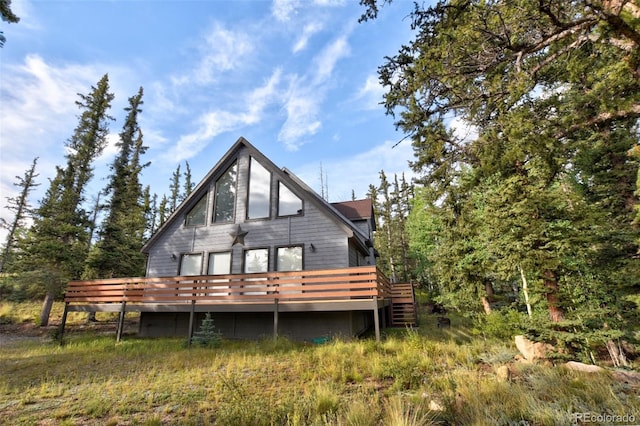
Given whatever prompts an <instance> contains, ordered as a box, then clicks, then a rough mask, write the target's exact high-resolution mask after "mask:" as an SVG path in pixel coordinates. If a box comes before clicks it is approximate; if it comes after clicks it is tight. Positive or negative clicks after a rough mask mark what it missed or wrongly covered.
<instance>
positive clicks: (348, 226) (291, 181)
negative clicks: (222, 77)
mask: <svg viewBox="0 0 640 426" xmlns="http://www.w3.org/2000/svg"><path fill="white" fill-rule="evenodd" d="M241 147H245V148H246V149H247V150H248V151H249V155H251V156H252V157H254V158H255V159H256V160H258V161H259V162H260V163H261V164H262V165H263V166H264V167H266V168H267V169H271V170H280V175H281V180H282V181H283V182H284V183H285V184H287V185H288V186H289V187H290V188H291V189H292V190H297V192H299V193H300V194H304V195H305V197H304V198H305V200H306V201H309V202H311V203H313V204H314V205H315V206H316V207H317V208H318V209H320V210H324V211H325V212H326V213H327V215H328V216H329V217H331V218H332V219H333V220H334V221H335V222H336V223H338V225H340V226H342V227H343V228H344V229H345V232H347V234H348V235H349V237H355V239H356V240H357V241H358V242H359V243H360V244H361V246H362V247H366V241H367V239H368V236H367V235H365V234H363V232H362V231H361V230H359V229H358V228H357V227H356V226H355V225H354V224H353V222H351V220H350V218H349V217H347V216H345V215H344V214H343V213H341V212H340V211H339V210H338V209H337V208H336V207H334V206H332V205H331V204H330V203H328V202H327V201H325V200H324V199H323V198H322V197H320V195H318V193H317V192H315V191H314V190H313V189H311V188H310V187H309V186H308V185H307V184H305V183H304V182H303V181H302V180H300V179H299V178H298V177H297V176H295V175H294V174H293V173H292V172H291V171H289V170H287V169H286V168H284V167H283V168H282V169H280V168H279V167H278V166H276V165H275V164H274V163H273V162H272V161H271V160H269V158H267V157H266V156H265V155H264V154H262V153H261V152H260V151H259V150H258V149H257V148H256V147H254V146H253V145H252V144H251V143H249V141H247V140H246V139H245V138H244V137H240V138H238V140H237V141H236V142H235V143H234V144H233V145H232V146H231V148H229V150H228V151H227V152H226V153H225V154H224V155H223V156H222V158H220V160H218V162H217V163H216V164H215V165H214V166H213V167H212V168H211V170H210V171H209V172H208V173H207V175H206V176H205V177H204V178H203V179H202V180H201V181H200V182H199V183H198V185H196V187H195V188H194V189H193V191H191V194H189V196H188V197H187V198H186V199H185V200H184V201H183V202H182V203H180V205H179V206H178V207H177V208H176V210H175V211H174V212H173V213H172V214H171V216H169V218H167V220H166V221H165V222H164V223H163V224H162V226H161V227H160V228H158V230H157V231H156V232H155V233H154V234H153V235H152V236H151V238H150V239H149V241H147V243H146V244H145V245H144V246H143V247H142V250H141V251H142V252H143V253H148V252H149V249H150V247H151V246H152V245H153V243H154V242H155V241H156V239H157V238H158V236H160V235H162V234H163V233H164V232H165V230H166V229H168V228H169V227H170V225H171V224H172V223H174V222H175V221H176V220H178V219H180V218H181V217H182V216H183V214H184V213H185V212H186V211H188V209H190V208H192V207H193V206H194V205H195V203H197V202H198V200H200V197H202V196H203V195H204V194H205V193H206V192H207V191H208V190H209V186H210V184H211V181H212V179H213V177H214V175H215V174H216V173H217V172H218V171H220V170H224V169H226V168H227V167H228V166H229V165H230V164H231V162H232V160H233V159H235V156H236V153H237V152H238V150H239V149H240V148H241ZM338 204H341V203H338ZM372 211H373V210H372Z"/></svg>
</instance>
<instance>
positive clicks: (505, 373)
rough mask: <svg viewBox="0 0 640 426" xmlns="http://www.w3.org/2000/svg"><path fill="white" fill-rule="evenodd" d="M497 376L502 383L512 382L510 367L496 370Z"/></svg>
mask: <svg viewBox="0 0 640 426" xmlns="http://www.w3.org/2000/svg"><path fill="white" fill-rule="evenodd" d="M496 376H498V380H500V381H502V382H508V381H509V380H511V370H509V366H508V365H501V366H500V367H498V368H496Z"/></svg>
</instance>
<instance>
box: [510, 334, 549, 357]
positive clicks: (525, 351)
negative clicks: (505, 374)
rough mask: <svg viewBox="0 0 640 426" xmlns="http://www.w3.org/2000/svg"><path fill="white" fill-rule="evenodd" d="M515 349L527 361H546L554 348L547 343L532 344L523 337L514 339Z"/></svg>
mask: <svg viewBox="0 0 640 426" xmlns="http://www.w3.org/2000/svg"><path fill="white" fill-rule="evenodd" d="M515 342H516V347H517V348H518V350H519V351H520V353H521V354H522V356H523V357H524V358H525V359H526V360H527V361H536V360H542V359H546V358H547V355H548V354H549V352H553V350H554V347H553V346H551V345H550V344H548V343H541V342H534V341H532V340H529V339H527V338H526V337H524V336H516V337H515Z"/></svg>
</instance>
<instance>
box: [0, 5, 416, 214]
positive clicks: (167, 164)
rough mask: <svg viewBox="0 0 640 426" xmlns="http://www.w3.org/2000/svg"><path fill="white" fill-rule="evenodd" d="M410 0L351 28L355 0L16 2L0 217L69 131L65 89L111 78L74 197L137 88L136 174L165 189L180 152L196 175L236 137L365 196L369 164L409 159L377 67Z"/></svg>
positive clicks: (1, 137)
mask: <svg viewBox="0 0 640 426" xmlns="http://www.w3.org/2000/svg"><path fill="white" fill-rule="evenodd" d="M412 7H413V2H411V1H407V0H396V1H394V2H392V3H391V5H389V6H385V7H384V8H383V10H382V13H381V14H380V17H379V18H378V19H377V20H375V21H371V22H366V23H362V24H359V23H358V18H359V16H360V15H361V13H362V11H363V8H362V6H360V5H359V4H358V1H356V0H315V1H312V0H292V1H289V0H287V1H285V0H273V1H267V0H252V1H220V0H198V1H196V0H192V1H177V0H176V1H174V0H155V1H150V0H137V1H134V0H111V1H71V0H67V1H57V0H46V1H45V0H40V1H33V0H24V1H20V0H14V1H13V3H12V10H13V11H14V13H15V14H17V15H18V16H19V17H20V18H21V21H20V23H18V24H9V25H7V24H6V23H0V29H1V30H3V31H4V35H5V36H6V38H7V42H6V44H5V46H4V48H2V49H0V164H1V166H2V167H1V172H0V194H1V200H0V203H1V204H0V206H1V207H2V208H1V209H0V210H1V211H0V215H1V216H2V217H4V218H6V219H8V220H10V219H11V215H10V213H9V211H8V210H6V209H5V208H4V206H5V205H6V197H8V196H13V195H15V193H16V192H15V190H16V188H15V187H14V186H13V183H14V182H15V181H16V179H15V176H16V175H19V176H22V175H23V174H24V172H25V171H26V170H27V168H28V167H29V166H30V164H31V161H32V160H33V158H34V157H36V156H37V157H39V162H38V166H37V173H39V177H38V178H37V181H38V182H39V183H40V184H41V185H40V187H38V189H37V191H36V192H34V195H33V197H32V200H31V201H32V204H34V205H35V204H37V200H39V199H40V198H41V197H42V194H43V193H44V191H45V190H46V188H47V187H48V179H49V178H51V177H53V174H54V173H55V166H56V165H64V158H63V155H64V143H65V141H66V140H67V139H68V138H69V137H70V136H71V135H72V133H73V130H74V127H75V126H76V125H77V114H78V111H79V110H78V109H77V107H76V105H75V101H76V100H77V99H78V97H77V93H83V94H86V93H89V91H90V88H91V86H92V85H95V84H96V82H97V81H98V80H99V79H100V78H101V77H102V75H104V74H105V73H108V74H109V79H110V86H111V91H112V93H114V95H115V100H114V102H113V104H112V109H111V115H112V116H114V117H115V118H116V121H115V122H113V123H112V124H111V126H110V131H111V135H110V137H109V140H110V145H109V147H108V148H107V149H106V150H105V152H104V154H103V155H102V157H101V158H100V159H99V160H98V161H97V163H96V175H95V178H94V180H93V181H92V183H91V188H89V190H88V192H87V194H86V195H87V197H88V198H89V200H88V201H90V198H91V197H93V196H94V195H95V194H96V193H97V191H98V190H100V189H101V188H103V187H104V186H105V184H106V180H105V177H106V175H107V173H108V165H109V164H110V163H111V161H112V160H113V155H114V152H115V150H114V148H115V147H114V143H115V142H116V141H117V134H118V133H119V132H120V131H121V129H122V125H123V118H124V115H125V112H124V111H123V109H124V108H125V107H126V106H127V99H128V98H129V97H130V96H133V95H135V93H136V92H137V90H138V88H139V87H140V86H142V87H143V88H144V97H143V100H144V105H143V113H142V115H141V117H140V121H139V122H140V126H141V128H142V131H143V134H144V141H145V144H146V145H147V146H148V147H149V150H148V151H147V154H146V156H145V160H146V161H150V162H151V165H150V166H149V167H148V168H147V169H145V171H144V174H143V176H142V181H143V183H144V184H145V185H146V184H148V185H150V186H151V191H152V193H154V192H155V193H157V194H158V195H159V196H161V195H162V194H164V193H168V187H169V180H170V178H171V174H172V173H173V171H174V170H175V169H176V167H177V166H178V164H181V165H182V169H183V170H184V163H185V161H188V162H189V165H190V168H191V171H192V176H193V179H194V181H195V182H196V183H197V182H199V181H200V179H201V178H203V177H204V176H205V175H206V173H207V172H208V171H209V170H210V169H211V167H213V165H215V163H216V162H217V161H218V159H219V158H220V157H221V156H222V155H223V154H224V153H225V152H226V151H227V150H228V149H229V148H230V147H231V145H232V144H233V143H234V142H235V141H236V140H237V139H238V137H240V136H244V137H245V138H246V139H248V140H249V141H250V142H251V143H252V144H253V145H255V146H256V147H257V148H258V149H259V150H261V151H262V152H263V153H264V154H265V155H267V156H268V157H269V158H270V159H271V160H273V161H274V162H275V163H276V164H277V165H278V166H280V167H287V168H289V169H290V170H292V171H293V172H294V173H295V174H296V175H297V176H299V177H300V178H301V179H303V180H304V181H305V182H306V183H307V184H309V185H310V186H311V187H313V188H314V189H316V191H318V192H320V191H321V183H320V167H321V166H322V169H323V171H324V173H325V175H326V178H327V186H328V193H329V199H330V201H341V200H348V199H350V198H351V193H352V190H353V191H355V194H356V196H357V197H364V195H365V193H366V191H367V188H368V186H369V184H378V183H379V178H378V173H379V171H380V170H382V169H384V171H385V172H386V173H387V174H388V175H393V173H402V172H406V173H407V176H409V175H410V174H409V168H408V165H407V162H408V161H409V160H411V159H412V150H411V146H410V144H409V142H403V143H402V144H400V145H398V146H397V147H396V148H392V146H393V145H394V144H395V143H396V142H398V141H399V140H400V139H402V137H403V135H402V134H401V133H400V132H398V131H396V130H395V128H394V126H393V120H392V118H391V117H388V116H385V114H384V109H383V107H382V106H381V105H380V104H379V102H380V101H381V100H382V94H383V89H382V87H380V86H379V84H378V79H377V73H376V70H377V67H378V66H380V65H381V64H382V63H383V62H384V57H385V56H391V55H394V54H395V53H396V52H397V50H398V48H399V47H400V46H401V44H403V43H407V42H408V41H409V40H410V39H411V30H410V27H409V25H410V22H409V20H408V19H406V18H405V17H406V15H407V14H408V13H409V11H410V10H411V9H412Z"/></svg>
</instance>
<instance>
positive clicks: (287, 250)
mask: <svg viewBox="0 0 640 426" xmlns="http://www.w3.org/2000/svg"><path fill="white" fill-rule="evenodd" d="M276 269H277V270H278V271H302V247H300V246H296V247H278V258H277V264H276Z"/></svg>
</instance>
